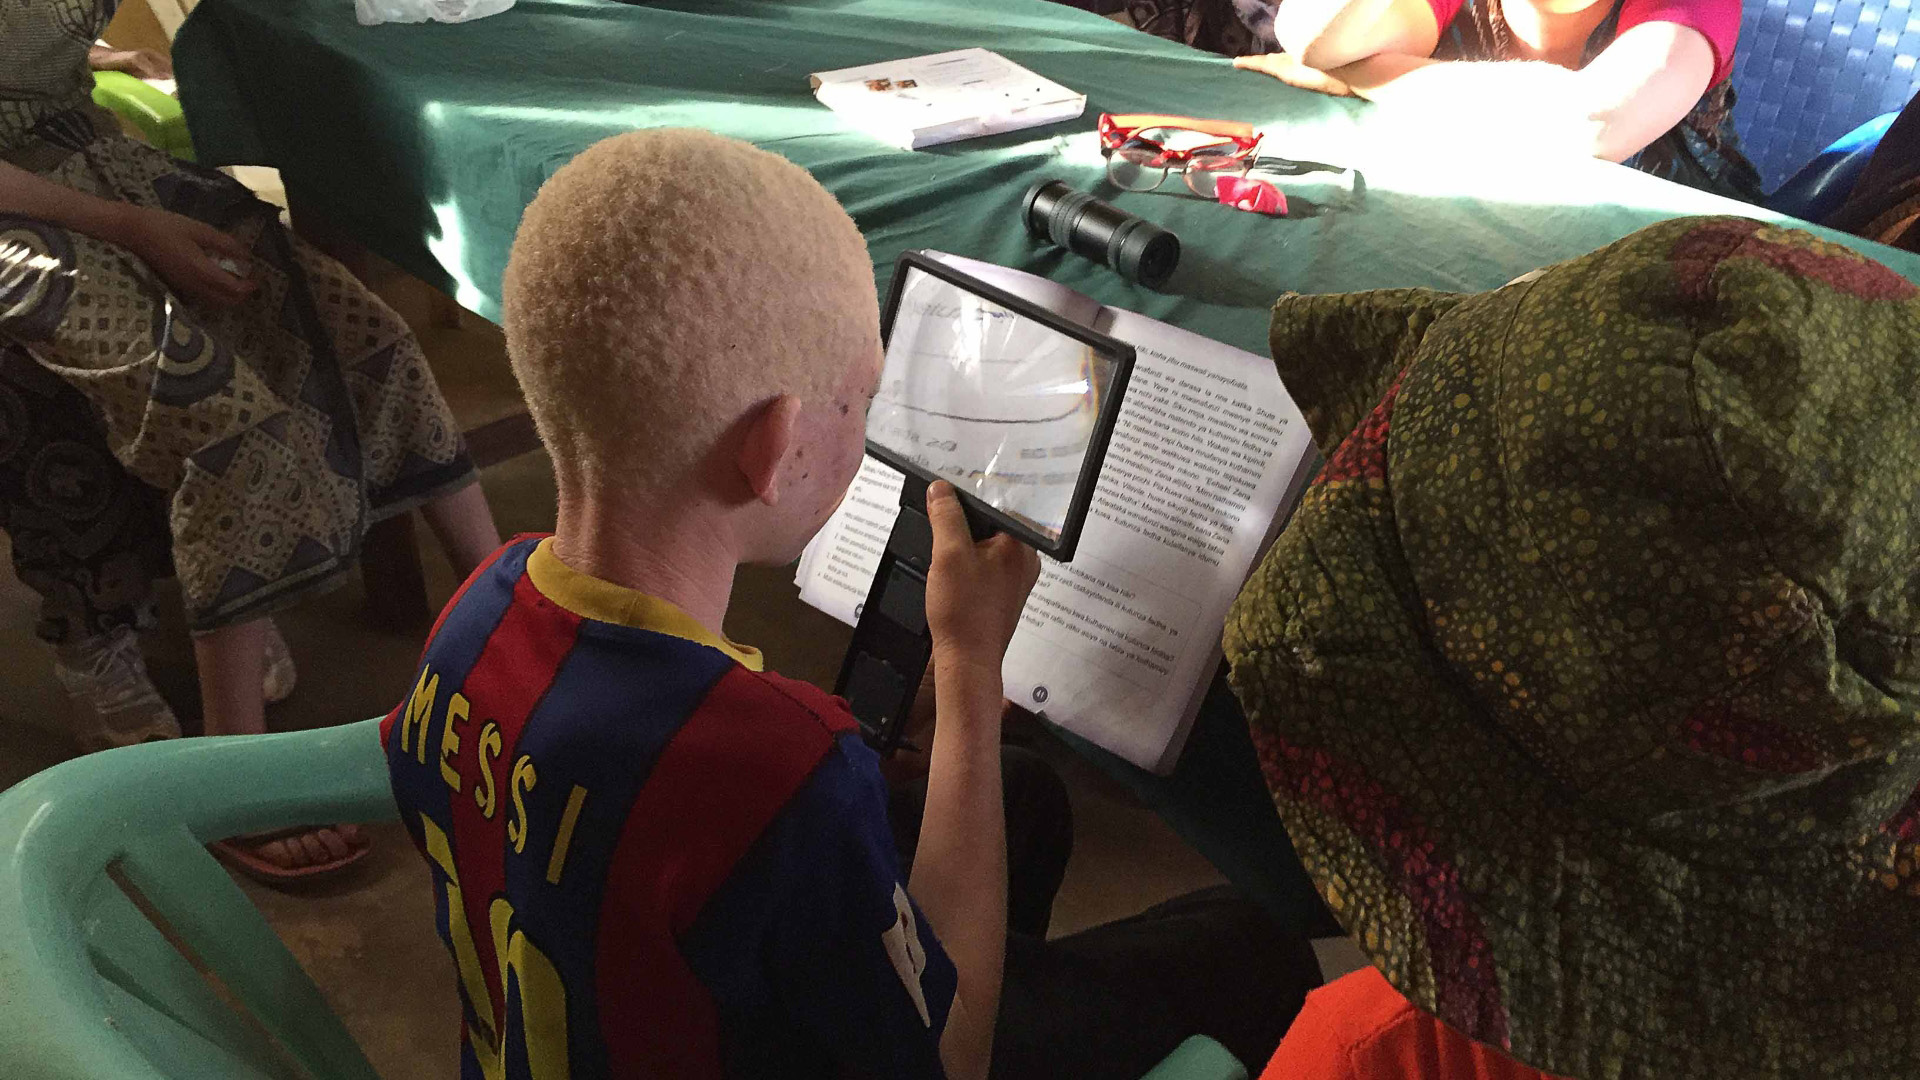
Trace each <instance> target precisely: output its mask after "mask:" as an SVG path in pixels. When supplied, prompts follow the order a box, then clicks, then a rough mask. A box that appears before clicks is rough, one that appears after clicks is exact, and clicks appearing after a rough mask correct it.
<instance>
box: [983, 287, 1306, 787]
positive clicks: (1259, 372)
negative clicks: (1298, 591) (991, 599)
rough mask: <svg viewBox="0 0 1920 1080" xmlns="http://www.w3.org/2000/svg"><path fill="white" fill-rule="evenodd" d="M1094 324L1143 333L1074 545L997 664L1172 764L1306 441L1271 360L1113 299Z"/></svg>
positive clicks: (1101, 736) (1115, 740) (1145, 763)
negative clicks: (1115, 304)
mask: <svg viewBox="0 0 1920 1080" xmlns="http://www.w3.org/2000/svg"><path fill="white" fill-rule="evenodd" d="M1096 328H1097V329H1100V330H1102V331H1104V332H1106V333H1109V334H1111V335H1113V336H1114V337H1116V338H1119V339H1120V340H1122V341H1126V342H1129V343H1130V344H1132V345H1133V346H1134V348H1135V350H1136V351H1137V359H1136V360H1135V363H1134V368H1133V379H1132V382H1131V383H1130V384H1129V385H1128V387H1127V393H1126V399H1125V401H1124V402H1123V403H1122V405H1121V410H1120V417H1119V422H1118V424H1117V425H1116V426H1115V428H1114V433H1113V440H1112V443H1111V444H1110V445H1109V447H1108V449H1107V459H1106V463H1105V466H1104V468H1103V469H1102V472H1101V476H1100V484H1099V486H1098V487H1097V488H1096V489H1095V492H1094V501H1093V510H1092V513H1091V514H1090V516H1089V517H1088V520H1087V525H1086V531H1085V532H1084V533H1082V534H1081V540H1080V552H1079V554H1078V555H1076V556H1075V558H1074V560H1073V563H1072V564H1071V565H1069V566H1059V565H1056V564H1051V563H1050V564H1048V565H1047V566H1046V567H1045V568H1044V569H1043V571H1042V573H1041V579H1040V583H1039V584H1038V585H1037V586H1035V588H1034V593H1033V598H1032V600H1031V601H1030V602H1029V603H1028V605H1027V610H1026V613H1025V615H1024V616H1023V618H1022V622H1021V628H1020V632H1019V635H1018V636H1016V637H1015V638H1014V648H1011V649H1009V650H1008V655H1007V664H1006V669H1005V672H1004V677H1005V680H1006V689H1007V695H1008V696H1009V697H1010V698H1012V699H1013V700H1014V701H1017V702H1020V703H1021V704H1023V705H1026V706H1027V707H1028V708H1032V709H1034V710H1036V711H1045V712H1046V714H1047V716H1048V718H1050V719H1052V720H1053V721H1055V722H1056V723H1058V724H1060V725H1061V726H1063V727H1066V728H1067V729H1069V730H1071V731H1074V732H1075V733H1077V734H1079V735H1082V736H1084V737H1085V738H1087V739H1089V740H1090V741H1092V742H1095V743H1098V744H1099V745H1101V746H1104V747H1106V748H1107V749H1109V750H1112V751H1113V752H1114V753H1116V754H1119V755H1120V756H1122V757H1124V758H1126V759H1127V760H1129V761H1132V762H1133V763H1135V764H1137V765H1140V766H1141V767H1142V768H1146V769H1149V770H1152V771H1155V772H1168V771H1171V770H1172V767H1173V765H1174V763H1175V761H1176V760H1177V759H1178V757H1179V752H1180V748H1181V747H1182V745H1184V743H1185V741H1186V734H1187V731H1188V730H1189V729H1190V728H1191V726H1192V724H1193V719H1194V717H1195V715H1197V713H1198V709H1199V704H1200V701H1201V699H1202V698H1203V697H1204V696H1205V693H1206V684H1207V682H1208V681H1209V680H1210V679H1211V678H1212V675H1213V670H1214V666H1215V664H1216V663H1217V662H1218V660H1219V657H1220V631H1221V628H1222V627H1223V626H1224V625H1225V623H1226V616H1227V608H1228V607H1229V606H1230V605H1231V604H1232V603H1233V599H1234V597H1235V596H1236V595H1238V593H1239V591H1240V586H1241V585H1242V584H1243V583H1244V582H1245V580H1246V577H1247V574H1248V573H1249V572H1250V571H1251V570H1252V567H1253V561H1254V559H1255V558H1257V557H1258V556H1259V554H1260V552H1261V551H1263V550H1264V549H1265V546H1266V544H1267V542H1268V541H1269V540H1270V539H1271V538H1272V535H1273V534H1274V533H1275V531H1276V529H1275V522H1276V520H1277V519H1278V518H1279V516H1280V514H1281V511H1282V509H1283V507H1284V506H1286V505H1289V504H1288V503H1287V501H1286V500H1287V498H1288V496H1289V495H1291V494H1294V493H1296V492H1297V490H1298V488H1299V486H1300V482H1301V481H1302V480H1303V479H1304V477H1305V476H1306V475H1307V473H1308V472H1309V471H1310V469H1311V467H1312V463H1313V462H1312V459H1313V456H1314V454H1313V445H1312V439H1311V436H1310V435H1309V433H1308V432H1307V428H1306V423H1305V421H1304V420H1303V419H1302V418H1301V416H1300V414H1299V411H1298V409H1296V408H1295V406H1294V404H1293V401H1292V399H1291V398H1289V397H1288V396H1287V393H1286V391H1285V389H1284V388H1283V387H1282V386H1281V384H1280V377H1279V374H1278V373H1277V372H1275V370H1274V367H1273V364H1272V362H1271V361H1269V360H1267V359H1266V358H1265V357H1259V356H1254V355H1253V354H1251V353H1246V352H1242V351H1240V350H1238V349H1234V348H1231V347H1228V346H1225V345H1222V344H1220V343H1218V342H1216V341H1212V340H1210V339H1208V338H1204V337H1201V336H1199V335H1197V334H1192V333H1188V332H1187V331H1184V330H1180V329H1178V328H1176V327H1172V326H1168V325H1166V324H1165V323H1161V322H1158V321H1156V320H1153V319H1150V318H1147V317H1145V316H1143V315H1136V314H1134V313H1132V312H1127V311H1118V310H1115V309H1112V308H1109V309H1106V313H1105V316H1104V318H1103V319H1102V323H1101V325H1099V326H1097V327H1096Z"/></svg>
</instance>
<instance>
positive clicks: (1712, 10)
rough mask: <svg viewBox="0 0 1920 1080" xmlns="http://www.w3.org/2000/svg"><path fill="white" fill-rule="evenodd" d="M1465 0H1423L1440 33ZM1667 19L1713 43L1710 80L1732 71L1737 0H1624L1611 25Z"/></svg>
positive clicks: (1618, 32)
mask: <svg viewBox="0 0 1920 1080" xmlns="http://www.w3.org/2000/svg"><path fill="white" fill-rule="evenodd" d="M1464 3H1465V0H1427V6H1428V7H1430V8H1432V9H1433V19H1434V23H1435V24H1436V25H1438V26H1439V27H1440V34H1441V36H1442V37H1444V36H1446V32H1447V27H1448V25H1450V24H1451V23H1452V22H1453V19H1454V16H1456V15H1458V14H1460V8H1461V7H1462V6H1463V5H1464ZM1650 22H1669V23H1675V24H1677V25H1680V26H1686V27H1691V28H1693V29H1695V30H1698V31H1700V34H1701V36H1703V37H1705V38H1706V39H1707V44H1709V45H1711V46H1713V81H1712V82H1710V83H1708V84H1707V85H1709V86H1714V85H1717V84H1719V83H1720V82H1721V81H1722V80H1724V79H1725V78H1726V77H1727V76H1728V75H1729V74H1730V73H1732V71H1733V46H1734V43H1735V42H1736V41H1738V40H1739V39H1740V0H1624V2H1623V3H1622V4H1621V5H1620V22H1619V25H1618V26H1616V27H1615V28H1614V36H1615V37H1619V36H1620V35H1621V34H1624V33H1626V32H1627V31H1628V30H1631V29H1633V28H1634V27H1636V26H1639V25H1640V24H1641V23H1650Z"/></svg>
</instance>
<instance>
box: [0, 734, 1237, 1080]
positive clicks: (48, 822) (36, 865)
mask: <svg viewBox="0 0 1920 1080" xmlns="http://www.w3.org/2000/svg"><path fill="white" fill-rule="evenodd" d="M379 723H380V722H379V720H378V719H374V720H366V721H362V722H360V723H355V724H348V725H345V726H343V727H336V728H325V729H322V730H319V731H301V732H293V733H289V734H284V735H226V736H220V737H217V738H200V739H179V740H175V741H172V742H162V743H148V744H146V745H144V746H133V747H128V748H126V749H122V750H109V751H107V752H105V753H100V754H90V755H88V756H86V757H81V758H76V759H74V760H72V761H68V762H65V763H63V764H60V765H56V766H54V767H53V768H51V769H48V770H46V771H45V772H42V773H38V774H36V775H34V776H30V777H28V778H27V779H25V780H23V781H21V782H20V783H18V784H16V785H14V787H12V788H10V789H8V790H7V791H5V792H0V1006H4V1019H5V1022H4V1023H0V1077H4V1078H5V1080H102V1078H112V1080H186V1078H192V1080H221V1078H228V1077H235V1078H240V1077H244V1078H266V1077H281V1076H288V1075H294V1074H297V1073H298V1072H299V1071H301V1070H304V1072H305V1073H306V1074H307V1075H310V1076H312V1077H314V1078H316V1080H349V1078H350V1080H375V1075H376V1074H375V1073H374V1071H373V1067H372V1066H371V1065H369V1064H368V1063H367V1059H366V1056H365V1055H364V1054H362V1053H361V1052H360V1048H359V1046H357V1045H355V1043H354V1041H353V1037H352V1036H351V1035H349V1034H348V1033H347V1029H346V1027H345V1026H344V1025H343V1024H341V1022H340V1019H339V1017H337V1016H335V1015H334V1013H333V1011H332V1010H331V1009H329V1008H328V1007H327V1003H326V1001H325V999H324V998H323V997H322V996H321V994H320V991H319V988H317V987H316V986H314V984H313V981H312V980H311V979H309V978H308V977H307V975H306V973H305V972H304V971H302V970H301V969H300V965H299V963H298V962H296V961H295V960H294V958H293V955H292V954H291V953H289V952H288V951H287V948H286V946H285V945H284V944H282V943H281V941H280V938H279V937H278V936H277V935H276V934H275V933H274V931H273V928H272V927H271V926H269V925H268V924H267V922H266V920H265V919H263V918H261V916H260V912H259V911H258V910H257V909H255V908H254V906H253V904H252V902H251V901H249V900H248V899H247V896H246V894H245V893H244V892H242V891H241V889H240V887H239V886H238V885H235V884H234V882H233V879H232V878H231V877H229V876H228V874H227V872H226V870H225V869H223V868H222V867H221V866H220V864H219V863H218V862H216V861H215V860H214V858H213V856H211V855H209V854H207V851H206V848H205V847H204V846H203V845H204V844H205V842H206V841H208V840H211V839H217V838H219V837H223V836H233V835H235V834H237V833H248V832H262V831H265V830H268V829H277V828H285V827H287V826H291V825H304V824H310V823H313V822H326V821H360V822H373V821H392V820H395V818H396V817H397V810H396V808H395V806H394V802H393V795H392V793H391V791H390V790H389V788H388V786H387V784H388V781H387V763H386V758H385V756H384V754H383V752H382V749H381V745H380V731H379ZM109 875H112V876H109ZM120 883H124V885H125V886H126V889H125V890H123V889H122V887H121V884H120ZM128 890H130V891H131V892H133V893H136V894H137V895H138V897H139V899H140V902H141V903H140V904H139V905H136V903H135V902H134V901H133V900H132V899H130V898H129V892H128ZM314 902H315V903H322V902H324V901H319V900H316V901H314ZM141 905H144V910H143V908H142V906H141ZM149 913H151V916H152V918H150V917H149ZM153 919H158V920H159V921H160V922H161V923H163V924H164V925H165V927H166V931H167V932H166V933H165V934H163V933H162V932H161V930H160V929H159V928H158V927H156V925H155V922H154V921H153ZM182 948H184V949H185V950H187V951H188V952H190V953H191V954H192V955H193V957H194V959H195V960H196V961H197V962H198V963H199V965H200V966H201V967H202V968H203V969H204V970H206V971H207V972H210V973H211V974H212V975H213V976H215V977H216V978H218V979H219V981H220V982H221V983H222V984H223V985H224V986H225V988H226V990H227V991H228V992H229V995H230V996H231V998H232V999H233V1000H235V1001H237V1002H239V1003H240V1004H241V1005H242V1006H244V1008H245V1010H246V1013H247V1014H250V1018H249V1015H242V1014H241V1013H240V1012H238V1011H236V1010H235V1009H234V1008H233V1007H232V1006H230V1005H229V1004H228V1003H227V1002H226V1001H225V1000H223V999H222V998H221V997H220V996H219V995H218V994H216V993H215V992H214V990H213V988H212V986H211V985H210V984H209V982H208V981H207V980H206V979H205V978H204V977H203V976H202V975H201V973H200V971H199V970H196V968H195V966H194V963H193V962H190V961H189V960H188V959H187V958H186V957H184V956H183V955H182V954H181V951H180V949H182ZM448 1022H449V1023H451V1022H452V1018H451V1017H449V1018H448ZM1246 1075H1247V1074H1246V1070H1245V1069H1243V1068H1241V1066H1240V1063H1239V1062H1238V1061H1236V1060H1234V1058H1233V1055H1231V1054H1229V1053H1228V1052H1227V1051H1226V1050H1225V1049H1224V1048H1223V1047H1221V1046H1220V1045H1219V1044H1217V1043H1214V1042H1212V1041H1211V1040H1207V1039H1204V1038H1198V1037H1196V1038H1193V1039H1189V1040H1187V1042H1186V1043H1184V1044H1182V1045H1181V1046H1180V1047H1179V1048H1178V1049H1177V1050H1176V1051H1175V1052H1174V1053H1173V1054H1172V1055H1170V1056H1169V1057H1168V1058H1167V1059H1166V1061H1164V1062H1162V1063H1161V1064H1160V1065H1159V1066H1157V1067H1156V1068H1155V1069H1154V1070H1153V1071H1152V1072H1151V1073H1149V1074H1148V1077H1149V1078H1150V1080H1244V1078H1245V1077H1246Z"/></svg>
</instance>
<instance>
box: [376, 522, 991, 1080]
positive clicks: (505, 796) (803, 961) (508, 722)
mask: <svg viewBox="0 0 1920 1080" xmlns="http://www.w3.org/2000/svg"><path fill="white" fill-rule="evenodd" d="M551 547H552V545H551V542H550V541H547V540H542V539H540V538H537V537H522V538H519V539H517V540H515V541H514V542H512V543H510V544H508V545H507V546H506V547H504V548H502V549H501V550H500V551H499V552H498V553H496V554H495V555H494V557H493V558H492V559H491V560H490V561H489V562H488V563H487V564H486V565H485V566H483V567H481V568H480V569H479V570H478V571H476V572H475V573H474V575H473V577H472V578H470V579H469V580H468V581H467V583H466V584H465V585H463V586H462V587H461V590H460V592H459V593H457V594H456V595H455V596H454V598H453V600H452V602H450V603H449V604H448V605H447V608H446V610H445V611H444V612H443V613H442V614H441V616H440V621H439V623H438V624H437V625H436V626H435V627H434V630H433V634H432V636H431V638H430V639H429V640H428V643H427V647H426V650H425V652H424V654H423V655H422V658H421V663H420V669H419V672H418V674H417V677H416V680H415V684H414V688H413V691H412V693H411V694H410V695H409V697H408V698H407V700H405V701H403V702H401V703H400V705H399V706H398V707H397V708H395V709H394V711H393V712H392V714H390V715H389V716H388V717H387V719H386V721H385V723H384V724H383V726H382V728H381V733H382V737H383V739H384V740H385V743H386V749H387V757H388V762H389V766H390V770H391V774H392V779H393V790H394V796H395V798H396V800H397V801H398V803H399V806H400V810H401V816H402V819H403V820H404V821H405V823H406V826H407V828H408V830H409V831H410V832H411V833H412V835H413V838H414V841H415V843H416V844H417V845H418V846H419V847H420V849H421V851H422V853H423V854H425V855H426V856H427V861H428V863H429V866H430V871H431V873H432V876H433V885H434V891H435V897H436V901H437V905H438V924H439V926H438V928H439V932H440V935H441V938H442V940H443V942H444V943H445V944H446V946H447V949H448V950H449V952H450V953H451V954H452V955H453V958H454V963H455V966H456V968H457V969H458V972H459V982H460V992H461V993H460V996H461V999H462V1005H463V1013H464V1016H463V1028H464V1035H465V1038H464V1039H463V1041H462V1053H461V1056H462V1068H461V1075H462V1077H463V1078H466V1080H501V1078H527V1080H563V1078H573V1080H581V1078H592V1077H656V1076H657V1077H673V1078H676V1080H679V1078H688V1080H693V1078H701V1077H744V1076H775V1075H777V1076H806V1075H842V1074H844V1073H846V1072H852V1073H853V1074H855V1075H859V1074H863V1073H871V1074H873V1075H881V1076H889V1077H893V1076H900V1077H911V1076H929V1077H937V1076H939V1075H941V1070H940V1064H939V1054H938V1049H939V1041H940V1033H941V1031H942V1029H943V1028H944V1026H945V1023H946V1017H947V1011H948V1009H949V1008H950V1007H951V1005H952V1001H953V994H954V973H953V966H952V964H951V963H950V962H949V961H948V960H947V958H946V956H945V954H944V953H943V952H942V951H941V948H940V945H939V943H938V941H936V940H935V938H934V936H933V934H932V932H931V930H930V929H929V928H928V927H927V925H926V920H925V919H924V918H922V917H921V915H920V912H919V910H918V909H917V908H916V907H915V906H914V905H913V903H912V902H911V901H910V900H909V899H908V898H907V895H906V891H905V889H904V887H903V886H902V884H901V881H900V869H899V863H898V858H897V856H896V854H895V852H894V848H893V841H892V838H891V833H890V831H889V829H888V826H887V820H886V790H885V786H884V783H883V782H882V780H881V778H880V773H879V768H878V760H877V759H876V758H875V756H874V755H873V753H872V752H871V751H870V750H868V749H867V747H866V746H865V745H864V744H863V743H862V742H861V741H860V738H859V735H858V731H857V728H856V726H855V723H854V720H853V718H852V716H851V715H850V714H849V713H848V712H847V709H846V706H845V704H844V703H843V702H842V701H840V700H839V699H837V698H833V697H830V696H828V695H827V694H824V693H822V692H821V691H819V690H817V689H815V688H814V687H812V686H809V685H807V684H805V683H800V682H795V681H793V680H790V679H784V678H781V677H780V676H778V675H774V674H770V673H767V672H763V671H761V670H760V657H759V654H758V653H757V652H756V651H754V650H751V649H743V648H741V647H740V646H737V645H734V644H733V643H732V642H729V641H727V640H726V639H724V638H722V637H719V636H717V635H715V634H712V633H710V632H708V631H707V630H706V629H705V628H704V627H702V626H700V624H699V623H697V622H696V621H695V620H694V619H692V618H691V617H690V616H688V615H687V614H685V613H684V612H682V611H680V610H679V609H678V608H676V607H674V606H673V605H671V604H668V603H666V602H665V601H662V600H659V599H656V598H654V597H650V596H647V595H645V594H643V593H638V592H635V591H633V590H630V589H625V588H622V587H620V586H617V585H614V584H612V583H610V582H606V581H601V580H598V579H595V578H592V577H588V576H587V575H584V574H580V573H578V572H576V571H574V570H572V569H570V568H568V567H567V566H566V565H565V564H563V563H562V562H561V561H560V560H559V558H557V557H556V556H555V555H554V554H553V552H552V550H551Z"/></svg>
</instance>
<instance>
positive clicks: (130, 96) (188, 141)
mask: <svg viewBox="0 0 1920 1080" xmlns="http://www.w3.org/2000/svg"><path fill="white" fill-rule="evenodd" d="M93 103H94V104H95V105H98V106H100V107H101V108H103V109H105V110H107V111H108V112H110V113H113V114H114V115H116V116H119V117H120V118H121V119H123V120H125V121H126V122H127V123H129V124H132V125H133V126H134V128H135V129H136V130H138V131H139V132H140V134H141V135H143V136H145V138H146V140H147V141H148V142H149V143H152V144H153V145H154V146H157V147H159V148H160V149H162V150H165V151H166V152H167V153H169V154H172V155H173V156H174V157H177V158H181V159H182V160H185V161H192V160H193V159H194V158H193V138H192V136H190V135H188V134H187V117H186V114H185V113H183V112H181V111H180V102H179V101H178V100H177V99H176V98H174V96H173V95H171V94H166V93H162V92H161V91H159V90H157V89H155V88H154V87H151V86H148V85H147V84H146V83H144V82H141V81H140V80H139V79H137V78H135V77H133V76H132V75H129V74H127V73H126V72H124V71H96V72H94V75H93Z"/></svg>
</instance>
